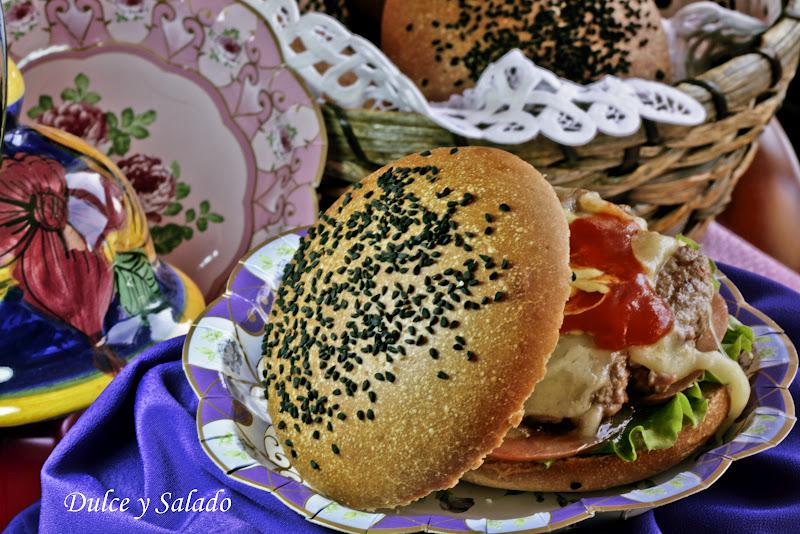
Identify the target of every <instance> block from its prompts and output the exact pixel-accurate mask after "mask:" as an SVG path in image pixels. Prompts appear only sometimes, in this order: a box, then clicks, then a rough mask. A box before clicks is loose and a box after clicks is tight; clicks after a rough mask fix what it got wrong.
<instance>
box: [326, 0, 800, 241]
mask: <svg viewBox="0 0 800 534" xmlns="http://www.w3.org/2000/svg"><path fill="white" fill-rule="evenodd" d="M799 55H800V0H789V1H788V2H787V5H786V7H785V9H784V13H783V15H782V16H781V17H780V18H779V19H778V20H777V22H776V23H775V24H774V25H773V26H772V27H771V28H770V29H769V30H768V31H767V32H766V33H765V34H764V35H763V38H762V41H761V46H760V48H759V49H758V50H757V51H756V52H754V53H749V54H746V55H742V56H739V57H736V58H734V59H732V60H730V61H728V62H727V63H725V64H723V65H720V66H718V67H716V68H714V69H712V70H710V71H708V72H706V73H704V74H703V75H701V76H699V77H698V78H695V79H691V80H687V81H684V82H680V83H678V84H676V85H677V87H678V88H679V89H681V90H682V91H685V92H686V93H688V94H689V95H691V96H693V97H694V98H696V99H697V100H698V101H699V102H701V103H702V104H703V105H704V107H705V108H706V110H707V111H708V119H707V121H706V123H705V124H701V125H699V126H694V127H678V126H663V125H658V126H656V125H655V124H653V123H648V122H645V124H644V127H643V128H642V129H640V131H639V132H637V133H636V134H634V135H631V136H629V137H623V138H615V137H608V136H599V137H597V138H596V139H595V140H594V141H592V142H591V143H590V144H588V145H585V146H582V147H565V146H561V145H558V144H556V143H554V142H552V141H550V140H547V139H544V138H537V139H534V140H532V141H530V142H528V143H524V144H521V145H511V146H509V145H505V146H502V148H505V149H506V150H509V151H511V152H514V153H515V154H517V155H519V156H520V157H522V158H523V159H525V160H527V161H529V162H530V163H531V164H533V165H534V166H536V167H537V168H538V169H539V170H540V171H541V172H542V173H543V174H544V175H545V176H546V177H547V179H548V180H549V181H550V182H551V183H552V184H554V185H563V186H571V187H583V188H586V189H592V190H595V191H598V192H599V193H600V194H601V195H603V196H604V197H605V198H608V199H612V200H615V201H617V202H622V203H626V204H629V205H631V206H632V207H633V208H634V209H635V210H636V211H637V212H638V213H639V214H640V215H641V216H642V217H644V218H645V219H647V220H648V221H650V224H651V227H652V228H653V229H655V230H658V231H661V232H664V233H672V234H675V233H678V232H684V233H687V234H689V235H692V236H695V237H697V236H699V235H701V234H702V232H703V230H704V229H705V227H706V225H707V224H708V223H709V222H710V221H711V220H712V219H713V218H714V217H715V216H716V215H717V214H718V213H720V212H721V211H722V210H723V209H724V208H725V206H726V205H727V204H728V202H729V200H730V194H731V191H732V190H733V187H734V186H735V184H736V182H737V180H738V179H739V177H740V176H741V174H742V173H743V172H744V171H745V170H746V169H747V167H748V166H749V164H750V162H751V160H752V158H753V155H754V154H755V149H756V143H757V140H758V137H759V134H760V133H761V132H762V130H763V129H764V127H765V126H766V124H767V122H769V120H770V119H771V118H772V117H773V116H774V115H775V112H776V111H777V109H778V107H779V106H780V105H781V103H782V102H783V99H784V97H785V95H786V89H787V87H788V85H789V82H790V81H791V79H792V77H793V76H794V74H795V71H796V69H797V63H798V56H799ZM322 112H323V115H324V117H325V123H326V126H327V129H328V142H329V148H328V163H327V166H326V172H325V174H326V175H325V178H324V179H323V182H322V185H321V187H320V193H321V195H322V205H323V206H325V205H326V204H327V202H326V201H330V199H332V198H335V197H337V196H338V195H339V194H340V193H341V191H342V190H343V188H344V187H346V186H347V185H348V184H349V183H351V182H355V181H358V180H359V179H360V178H361V177H363V176H365V175H367V174H368V173H369V172H371V171H372V170H374V169H375V168H377V167H379V166H381V165H383V164H385V163H386V162H389V161H392V160H394V159H397V158H399V157H401V156H403V155H405V154H408V153H411V152H418V151H423V150H426V149H429V148H432V147H437V146H463V145H467V144H484V145H486V144H489V143H483V142H473V141H469V140H466V139H463V138H460V137H458V136H454V135H453V134H452V133H450V132H448V131H447V130H445V129H443V128H441V127H439V126H437V125H436V124H435V123H433V122H432V121H430V120H429V119H427V118H426V117H423V116H421V115H419V114H416V113H402V112H381V111H370V110H365V109H349V110H344V109H342V108H339V107H337V106H334V105H324V106H323V108H322Z"/></svg>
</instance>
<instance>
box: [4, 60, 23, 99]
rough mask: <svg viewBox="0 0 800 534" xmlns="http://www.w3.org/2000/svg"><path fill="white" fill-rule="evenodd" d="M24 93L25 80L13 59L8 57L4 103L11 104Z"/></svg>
mask: <svg viewBox="0 0 800 534" xmlns="http://www.w3.org/2000/svg"><path fill="white" fill-rule="evenodd" d="M24 94H25V80H24V79H23V78H22V74H21V73H20V72H19V69H18V68H17V64H16V63H14V60H13V59H11V58H8V94H7V95H6V104H7V105H9V106H10V105H11V104H13V103H15V102H16V101H17V100H19V99H20V98H22V95H24Z"/></svg>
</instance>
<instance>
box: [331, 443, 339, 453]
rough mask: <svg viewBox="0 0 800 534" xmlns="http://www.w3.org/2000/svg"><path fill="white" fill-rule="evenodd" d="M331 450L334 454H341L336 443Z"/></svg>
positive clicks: (332, 444)
mask: <svg viewBox="0 0 800 534" xmlns="http://www.w3.org/2000/svg"><path fill="white" fill-rule="evenodd" d="M331 450H332V451H333V454H339V447H338V446H337V445H336V444H335V443H331Z"/></svg>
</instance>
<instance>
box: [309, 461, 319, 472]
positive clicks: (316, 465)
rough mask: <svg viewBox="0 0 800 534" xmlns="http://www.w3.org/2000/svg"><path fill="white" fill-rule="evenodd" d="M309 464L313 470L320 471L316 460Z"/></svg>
mask: <svg viewBox="0 0 800 534" xmlns="http://www.w3.org/2000/svg"><path fill="white" fill-rule="evenodd" d="M309 463H310V464H311V468H312V469H317V470H318V469H319V464H318V463H317V462H315V461H314V460H311V461H310V462H309Z"/></svg>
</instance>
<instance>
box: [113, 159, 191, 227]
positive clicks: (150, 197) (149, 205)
mask: <svg viewBox="0 0 800 534" xmlns="http://www.w3.org/2000/svg"><path fill="white" fill-rule="evenodd" d="M117 166H118V167H119V169H120V170H121V171H122V172H123V173H124V174H125V176H126V177H127V178H128V181H130V183H131V185H132V186H133V188H134V189H135V190H136V194H137V195H138V196H139V200H140V201H141V203H142V208H144V212H145V214H146V215H147V220H148V221H151V222H155V223H159V222H161V220H162V218H163V217H162V215H163V213H164V211H166V209H167V207H169V205H170V204H171V203H172V202H174V201H175V190H176V184H177V182H178V180H177V178H176V177H175V175H174V174H173V173H172V172H170V170H169V169H168V168H166V167H165V166H164V165H162V164H161V159H160V158H154V157H151V156H146V155H144V154H134V155H132V156H129V157H127V158H125V159H121V160H119V161H118V162H117Z"/></svg>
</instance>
